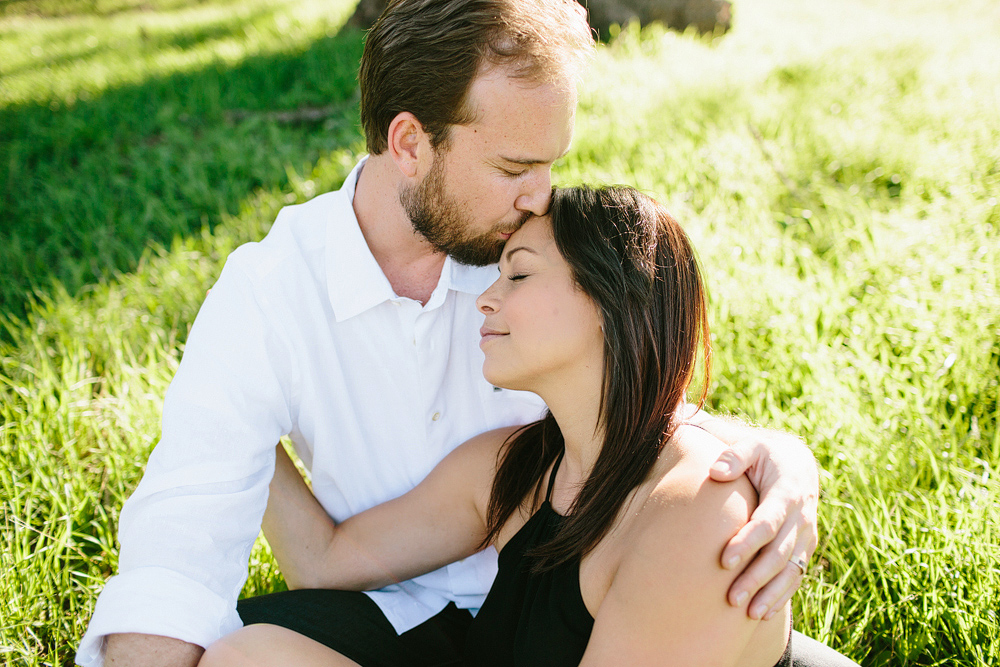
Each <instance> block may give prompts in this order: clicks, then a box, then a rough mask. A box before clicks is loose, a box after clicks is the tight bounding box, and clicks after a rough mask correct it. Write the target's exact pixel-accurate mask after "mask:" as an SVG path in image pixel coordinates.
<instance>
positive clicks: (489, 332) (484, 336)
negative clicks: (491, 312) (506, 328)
mask: <svg viewBox="0 0 1000 667" xmlns="http://www.w3.org/2000/svg"><path fill="white" fill-rule="evenodd" d="M479 335H480V336H481V338H480V340H479V345H480V346H482V345H483V344H485V343H486V342H488V341H491V340H493V339H494V338H500V337H501V336H506V335H507V334H505V333H503V332H502V331H494V330H493V329H487V328H486V327H483V328H482V329H480V330H479Z"/></svg>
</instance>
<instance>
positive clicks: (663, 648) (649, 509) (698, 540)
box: [581, 429, 788, 667]
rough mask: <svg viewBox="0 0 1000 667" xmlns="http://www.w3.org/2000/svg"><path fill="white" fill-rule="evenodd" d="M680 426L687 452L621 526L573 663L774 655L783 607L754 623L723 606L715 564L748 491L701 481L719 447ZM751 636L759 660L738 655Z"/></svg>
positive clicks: (726, 576)
mask: <svg viewBox="0 0 1000 667" xmlns="http://www.w3.org/2000/svg"><path fill="white" fill-rule="evenodd" d="M688 431H689V432H688V433H687V440H688V443H687V444H688V445H689V446H691V445H693V451H694V452H695V453H694V454H693V455H689V456H686V457H685V458H684V459H683V460H682V461H681V462H680V463H678V464H677V465H676V466H675V468H674V469H672V470H671V471H670V472H669V473H667V475H666V476H665V477H664V478H663V480H662V481H661V482H660V484H659V485H658V486H657V488H656V490H654V492H653V493H652V494H651V495H650V497H649V498H648V499H647V500H646V502H645V503H644V505H643V507H642V509H641V510H640V512H639V515H638V516H637V517H636V523H634V524H633V525H632V526H630V528H629V531H630V538H629V549H628V550H627V552H626V553H625V554H624V556H623V557H622V559H621V562H620V563H619V564H618V567H617V570H616V571H615V573H614V577H613V579H612V582H611V586H610V587H609V589H608V592H607V594H606V595H605V597H604V599H603V600H602V601H601V603H600V606H599V608H598V609H597V612H596V614H595V622H594V630H593V633H592V635H591V638H590V642H589V643H588V645H587V652H586V654H585V655H584V659H583V661H582V662H581V667H610V666H612V665H622V664H627V665H634V666H635V667H644V666H647V665H648V666H652V665H656V666H657V667H664V666H671V665H676V666H677V667H681V666H683V667H695V666H699V665H713V666H714V665H720V666H721V665H743V664H760V665H765V666H766V665H773V664H774V663H775V662H776V661H777V659H778V657H779V656H780V655H781V652H782V650H783V647H784V640H785V638H786V637H787V634H786V633H787V631H788V627H787V621H788V619H787V613H786V614H785V615H783V616H782V615H779V616H776V617H775V618H774V619H773V620H772V621H767V622H760V621H755V620H753V619H750V618H748V617H747V615H746V613H745V612H744V611H743V610H742V609H738V608H734V607H732V606H730V605H729V604H728V603H727V601H726V592H727V590H728V588H729V585H730V584H731V583H732V577H733V573H732V572H730V571H727V570H724V569H723V568H722V567H721V565H720V564H719V554H720V553H721V552H722V549H723V548H724V547H725V545H726V543H727V542H728V540H729V539H730V538H731V537H732V536H733V535H735V534H736V532H737V531H738V530H739V529H740V528H741V527H742V526H743V525H744V524H745V523H746V522H747V520H748V518H749V516H750V513H751V512H752V511H753V508H754V507H755V506H756V501H757V498H756V494H755V493H754V490H753V488H752V486H751V485H750V482H749V480H747V479H746V478H745V477H744V478H741V479H739V480H737V481H735V482H728V483H718V482H715V481H712V480H711V479H709V478H708V469H709V466H710V465H711V464H712V462H713V461H714V460H715V458H714V457H715V456H716V455H717V453H718V451H717V450H718V446H719V445H718V443H717V441H716V444H715V445H713V444H712V443H711V442H709V440H714V438H712V436H710V435H708V434H706V433H704V432H700V431H699V430H697V429H688ZM692 441H693V442H692ZM786 611H787V610H786ZM751 637H753V643H754V653H755V654H756V655H757V657H758V658H759V659H760V662H759V663H754V662H753V660H752V659H751V661H750V662H745V660H746V656H744V655H743V653H744V651H745V650H746V647H747V645H748V642H750V640H751ZM771 654H773V655H771ZM768 660H770V662H768Z"/></svg>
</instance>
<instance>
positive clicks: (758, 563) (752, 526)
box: [691, 412, 819, 619]
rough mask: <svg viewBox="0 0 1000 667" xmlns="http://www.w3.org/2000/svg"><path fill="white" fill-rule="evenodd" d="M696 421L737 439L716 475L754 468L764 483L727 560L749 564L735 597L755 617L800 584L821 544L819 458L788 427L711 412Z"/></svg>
mask: <svg viewBox="0 0 1000 667" xmlns="http://www.w3.org/2000/svg"><path fill="white" fill-rule="evenodd" d="M691 422H692V423H695V424H697V425H698V426H700V427H701V428H704V429H705V430H706V431H708V432H709V433H712V434H713V435H715V436H716V437H718V438H719V439H720V440H722V441H723V442H726V443H727V444H728V445H729V449H727V450H726V451H724V452H723V453H722V454H721V455H720V456H719V458H718V460H717V461H716V462H715V463H714V464H713V465H712V468H711V476H712V479H714V480H716V481H719V482H726V481H731V480H734V479H737V478H738V477H739V476H740V475H743V474H746V475H747V477H749V478H750V481H751V482H752V483H753V485H754V488H755V489H757V493H758V495H759V497H760V503H759V504H758V506H757V509H756V510H754V512H753V515H752V516H751V517H750V521H749V522H748V523H747V524H746V525H745V526H744V527H743V528H742V529H741V530H740V531H739V532H738V533H737V534H736V535H735V536H734V537H733V539H732V540H730V542H729V544H728V545H726V548H725V549H724V550H723V552H722V565H723V567H725V568H726V569H730V570H740V569H742V570H743V571H742V573H741V574H740V575H739V577H737V578H736V581H734V582H733V585H732V586H731V587H730V589H729V603H730V604H732V605H734V606H742V605H743V604H746V603H748V604H747V613H748V614H749V615H750V617H751V618H755V619H760V618H770V616H771V615H773V614H774V613H775V612H776V611H777V610H778V609H781V608H782V607H783V606H784V604H785V603H786V602H787V601H788V600H789V599H790V598H791V597H792V595H793V594H794V593H795V591H796V590H798V588H799V586H800V585H801V583H802V578H803V575H804V574H805V570H804V566H805V563H808V562H809V559H810V558H811V557H812V555H813V552H814V551H815V550H816V545H817V542H818V537H817V519H816V511H817V503H818V500H819V474H818V471H817V468H816V460H815V458H814V457H813V455H812V453H811V452H810V451H809V449H808V448H807V447H806V446H805V443H803V442H802V440H801V439H800V438H798V437H796V436H794V435H791V434H788V433H782V432H780V431H772V430H769V429H763V428H757V427H753V426H748V425H746V424H742V423H740V422H737V421H734V420H729V419H722V418H719V417H711V416H708V415H706V414H705V413H704V412H699V413H698V415H695V417H694V418H693V419H692V420H691ZM796 562H798V563H799V564H797V563H796Z"/></svg>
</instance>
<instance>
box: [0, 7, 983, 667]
mask: <svg viewBox="0 0 1000 667" xmlns="http://www.w3.org/2000/svg"><path fill="white" fill-rule="evenodd" d="M349 10H350V7H348V6H345V5H344V4H343V3H336V4H335V5H333V6H331V5H330V3H328V2H326V1H325V0H303V1H302V2H291V1H290V0H256V1H255V2H239V3H231V2H224V1H218V0H206V1H204V2H195V1H187V0H159V1H158V2H148V1H147V2H142V3H141V4H140V3H139V2H137V1H133V0H94V1H90V0H88V1H86V2H84V1H83V0H79V1H77V0H49V1H44V0H43V1H40V2H33V3H28V2H24V1H21V2H11V3H7V4H5V5H3V6H2V7H0V77H2V79H0V82H2V85H0V188H2V190H0V220H2V222H0V266H2V267H3V268H2V270H0V307H2V308H3V312H4V313H6V320H5V321H6V324H5V326H4V333H3V334H2V335H0V340H3V341H4V342H3V343H0V345H2V348H0V458H2V459H3V461H4V465H3V467H2V468H0V502H2V507H3V509H2V518H0V535H2V537H0V541H2V543H3V551H2V553H0V651H2V653H0V655H2V656H4V658H5V660H6V661H7V662H8V663H9V664H25V665H43V664H69V663H71V661H72V652H73V650H74V648H75V644H76V642H77V641H78V639H79V637H80V635H81V634H82V632H83V630H84V628H85V626H86V622H87V619H88V618H89V615H90V612H91V609H92V607H93V603H94V600H95V598H96V595H97V592H98V591H99V590H100V588H101V586H102V584H103V582H104V580H105V579H106V578H107V577H108V576H109V575H110V574H111V573H112V572H113V570H114V568H115V558H116V552H115V530H116V521H117V516H118V511H119V508H120V506H121V503H122V501H123V500H124V498H125V497H127V495H128V494H129V492H130V491H131V489H132V488H133V487H134V485H135V484H136V483H137V481H138V478H139V476H140V475H141V471H142V466H143V463H144V461H145V458H146V455H147V453H148V451H149V449H150V448H151V447H152V446H153V445H154V444H155V442H156V439H157V437H158V428H159V426H158V419H159V410H160V403H161V401H162V396H163V392H164V391H165V388H166V386H167V383H168V382H169V380H170V378H171V376H172V374H173V371H174V369H175V368H176V364H177V361H178V359H179V357H180V354H181V351H182V349H183V340H184V338H185V336H186V332H187V328H188V326H189V324H190V322H191V321H192V319H193V318H194V315H195V313H196V312H197V308H198V306H199V304H200V302H201V299H202V298H203V296H204V293H205V290H206V289H207V288H208V287H210V286H211V284H212V281H213V280H214V277H215V276H216V275H217V274H218V272H219V270H220V269H221V266H222V262H223V261H224V259H225V257H226V255H227V253H228V252H229V251H231V250H232V249H233V248H234V247H235V246H236V245H238V244H239V243H242V242H244V241H247V240H252V239H257V238H260V237H261V236H262V235H263V234H264V233H266V231H267V229H268V227H269V225H270V223H271V221H272V220H273V218H274V215H275V213H276V211H277V210H278V209H279V208H280V207H281V206H282V205H284V204H286V203H292V202H296V201H302V200H305V199H307V198H309V197H310V196H312V195H314V194H316V193H319V192H322V191H325V190H328V189H330V188H334V187H336V186H338V185H339V183H340V181H341V180H342V179H343V177H344V176H345V175H346V174H347V172H348V171H349V169H350V167H351V165H352V164H353V162H354V160H355V158H356V157H357V155H359V154H360V152H361V150H362V143H361V141H360V133H359V131H358V129H357V114H356V109H355V105H356V100H355V95H356V93H355V88H354V76H355V68H356V62H357V57H358V55H359V53H360V45H361V37H360V35H359V34H356V33H349V34H338V26H339V24H340V22H341V21H342V20H343V18H344V17H345V15H346V13H347V12H348V11H349ZM95 12H97V13H99V14H101V15H99V16H95V15H94V13H95ZM736 12H737V13H736V17H735V19H736V28H735V30H734V31H733V32H732V33H730V34H729V35H727V36H725V37H723V38H721V39H717V40H715V41H714V42H711V41H709V40H706V39H699V38H696V37H694V36H691V35H684V36H682V35H677V34H673V33H666V32H664V31H663V30H661V29H659V28H657V27H652V28H650V29H647V30H645V31H642V32H641V33H640V32H639V31H637V30H630V29H626V30H625V31H624V32H623V34H622V35H620V36H618V37H617V39H615V40H614V41H613V42H612V43H611V44H610V45H609V46H606V47H602V48H601V49H600V52H599V54H598V57H597V61H596V63H595V65H594V67H593V68H592V70H591V72H590V74H589V76H588V78H587V80H586V81H585V82H584V85H583V90H582V94H581V104H580V109H579V116H578V120H577V131H576V137H575V139H574V145H573V150H572V151H571V153H570V154H569V155H568V156H567V157H566V158H565V160H564V161H563V162H562V163H561V164H560V165H558V167H557V170H556V172H557V173H556V177H557V180H558V181H559V182H561V183H576V182H604V183H610V182H617V183H628V184H633V185H637V186H639V187H641V188H643V189H644V190H646V191H648V192H650V193H652V194H654V195H655V196H657V197H659V198H661V199H662V200H663V201H664V202H665V203H667V204H668V206H669V208H670V209H671V210H672V211H673V212H674V214H675V215H676V216H677V217H678V219H680V220H682V221H684V222H685V223H686V225H687V227H688V229H689V230H690V232H691V234H692V236H693V237H694V239H695V242H696V244H697V246H698V248H699V250H700V254H701V259H702V262H703V264H704V266H705V269H706V272H707V274H708V275H709V278H710V283H711V297H712V311H713V326H714V330H715V340H714V343H715V350H716V363H717V366H716V378H715V382H714V386H713V394H712V406H713V409H715V410H719V411H725V412H734V413H738V414H741V415H744V416H746V417H748V418H750V419H752V420H755V421H759V422H761V423H764V424H768V425H771V426H775V427H780V428H785V429H789V430H791V431H794V432H797V433H801V434H803V435H804V436H805V437H806V438H807V441H808V442H809V443H810V445H811V446H812V447H813V449H814V451H815V452H816V455H817V458H818V460H819V462H820V464H821V466H822V468H823V505H822V509H821V521H822V525H821V545H820V549H819V551H818V552H817V556H816V557H815V559H814V566H813V569H812V571H811V574H810V576H809V578H808V579H807V582H806V584H805V586H804V588H803V590H802V591H801V592H800V593H799V594H798V595H797V597H796V626H797V628H798V629H800V630H802V631H803V632H806V633H807V634H810V635H812V636H815V637H817V638H819V639H822V640H824V641H827V642H829V643H830V644H831V645H833V646H835V647H837V648H839V649H840V650H842V651H844V652H845V653H848V654H849V655H851V656H852V657H854V658H855V659H856V660H858V661H859V662H862V663H863V664H865V665H978V666H986V665H993V664H997V663H998V662H1000V624H998V619H997V616H996V613H997V610H998V609H1000V534H998V533H1000V484H998V482H997V470H998V467H1000V430H998V428H997V421H998V410H1000V408H998V399H1000V269H998V267H1000V241H998V231H1000V230H998V227H1000V206H998V199H1000V42H998V40H997V39H996V37H995V36H996V35H997V34H1000V8H998V6H997V5H996V4H995V3H992V2H989V1H988V0H978V1H975V2H964V3H959V2H957V1H954V0H947V1H944V2H929V1H926V0H916V1H914V2H909V3H905V5H901V4H900V3H898V2H890V1H889V0H873V1H867V2H863V1H862V0H843V1H842V2H839V3H801V2H795V1H794V0H786V1H780V0H746V1H741V2H739V3H737V4H736ZM303 107H309V108H314V107H315V108H321V109H322V110H323V111H322V114H321V116H322V117H321V118H320V119H319V120H317V121H306V120H301V119H300V121H301V122H293V123H288V122H284V121H283V120H281V119H279V117H278V116H277V115H275V112H279V111H289V110H296V109H301V108H303ZM53 279H55V280H56V281H57V282H55V283H53V282H52V281H53ZM62 286H65V287H62ZM32 294H34V295H35V296H34V297H33V298H34V302H33V303H34V305H26V304H30V303H31V302H30V301H29V297H30V295H32ZM25 308H28V309H29V311H30V316H29V317H27V318H25V317H24V316H23V313H24V312H25ZM282 585H283V584H282V583H281V579H280V575H279V573H278V572H277V571H276V568H275V567H274V565H273V563H272V561H271V560H270V558H269V556H268V554H267V551H266V547H265V545H264V544H263V543H261V544H259V545H258V548H257V549H256V550H255V552H254V555H253V558H252V563H251V572H250V579H249V581H248V583H247V589H246V592H247V593H250V592H253V593H259V592H264V591H268V590H273V589H274V588H276V587H280V586H282Z"/></svg>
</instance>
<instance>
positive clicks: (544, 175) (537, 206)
mask: <svg viewBox="0 0 1000 667" xmlns="http://www.w3.org/2000/svg"><path fill="white" fill-rule="evenodd" d="M526 185H527V187H526V188H525V191H524V192H523V193H521V195H520V196H518V198H517V199H516V200H515V201H514V208H516V209H517V210H519V211H524V212H527V213H532V214H534V215H545V214H546V213H548V211H549V200H550V199H551V198H552V172H551V171H550V170H549V168H547V167H545V168H542V169H539V170H538V174H537V175H534V176H533V177H532V178H530V179H528V180H527V181H526Z"/></svg>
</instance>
